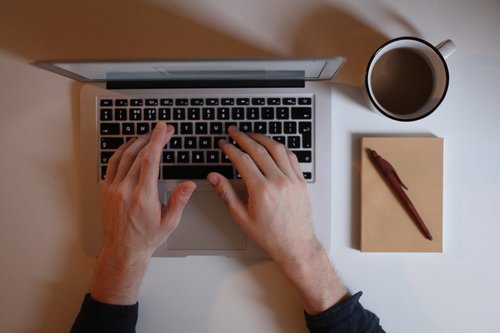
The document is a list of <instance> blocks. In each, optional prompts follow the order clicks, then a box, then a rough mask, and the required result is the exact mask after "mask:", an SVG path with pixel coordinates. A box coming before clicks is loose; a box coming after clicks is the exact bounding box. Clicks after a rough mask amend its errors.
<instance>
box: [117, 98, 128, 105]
mask: <svg viewBox="0 0 500 333" xmlns="http://www.w3.org/2000/svg"><path fill="white" fill-rule="evenodd" d="M115 105H116V106H128V100H126V99H117V100H115Z"/></svg>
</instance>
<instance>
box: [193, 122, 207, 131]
mask: <svg viewBox="0 0 500 333" xmlns="http://www.w3.org/2000/svg"><path fill="white" fill-rule="evenodd" d="M194 133H195V134H208V124H207V123H200V122H197V123H196V124H195V125H194Z"/></svg>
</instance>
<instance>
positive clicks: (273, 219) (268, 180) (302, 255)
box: [207, 126, 348, 314]
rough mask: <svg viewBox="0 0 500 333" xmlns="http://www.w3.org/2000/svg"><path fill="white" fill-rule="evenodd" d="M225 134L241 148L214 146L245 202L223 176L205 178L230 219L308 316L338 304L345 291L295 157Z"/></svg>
mask: <svg viewBox="0 0 500 333" xmlns="http://www.w3.org/2000/svg"><path fill="white" fill-rule="evenodd" d="M229 134H230V136H231V138H233V140H235V141H236V142H237V143H238V144H239V145H240V147H241V148H242V150H243V151H242V150H240V149H238V148H236V147H235V146H234V145H232V144H230V143H228V142H226V141H221V142H220V143H219V145H220V146H221V148H222V151H223V152H224V153H225V154H226V155H227V156H228V157H229V159H230V160H231V162H232V163H233V164H234V166H235V167H236V169H237V170H238V172H239V173H240V175H241V178H242V179H243V181H244V183H245V185H246V187H247V191H248V202H243V200H242V199H241V198H240V197H239V196H238V194H237V193H236V191H235V190H234V188H233V187H232V185H231V184H230V183H229V181H228V179H227V178H225V177H224V176H222V175H220V174H218V173H210V174H209V175H208V177H207V179H208V181H209V182H210V183H211V184H212V186H213V187H214V189H215V191H216V192H217V193H218V194H219V196H220V197H221V198H222V200H223V201H224V202H225V203H226V205H227V207H228V209H229V212H230V214H231V216H232V218H233V219H234V220H235V222H236V223H237V224H238V225H239V226H240V227H241V228H242V229H243V230H244V231H245V232H246V233H247V235H248V236H249V237H250V238H251V239H252V240H253V241H254V242H255V243H257V245H259V246H260V247H261V248H262V249H263V250H264V251H266V253H267V254H268V255H269V256H270V257H271V258H272V259H273V260H274V262H276V264H277V265H278V267H279V268H280V269H281V270H282V272H283V273H284V274H285V276H286V277H287V278H288V279H289V280H290V282H291V283H292V284H293V285H294V286H295V287H296V288H297V291H298V292H299V293H300V295H301V297H302V300H303V304H304V308H305V310H306V311H307V312H308V313H309V314H318V313H320V312H322V311H324V310H326V309H328V308H329V307H331V306H332V305H334V304H336V303H338V302H339V301H340V300H342V299H343V298H345V297H346V296H347V295H348V292H347V290H346V289H345V287H344V286H343V284H342V282H341V281H340V279H339V277H338V276H337V274H336V272H335V270H334V268H333V265H332V264H331V262H330V260H329V258H328V255H327V253H326V251H325V250H324V249H323V246H322V245H321V243H320V242H319V241H318V240H317V238H316V236H315V234H314V230H313V224H312V209H311V204H310V200H309V194H308V191H307V184H306V182H305V180H304V177H303V175H302V170H301V168H300V165H299V162H298V160H297V157H296V156H295V154H293V153H292V152H290V151H289V150H288V149H287V148H285V146H283V145H282V144H280V143H278V142H276V141H274V140H272V139H270V138H268V137H265V136H263V135H260V134H253V133H250V134H248V135H246V134H244V133H242V132H240V131H239V130H238V129H237V128H236V127H234V126H232V127H230V128H229Z"/></svg>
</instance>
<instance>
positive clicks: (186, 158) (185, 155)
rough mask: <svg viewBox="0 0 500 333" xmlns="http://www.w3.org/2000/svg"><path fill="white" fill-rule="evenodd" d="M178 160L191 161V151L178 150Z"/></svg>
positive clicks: (179, 161)
mask: <svg viewBox="0 0 500 333" xmlns="http://www.w3.org/2000/svg"><path fill="white" fill-rule="evenodd" d="M177 162H178V163H189V152H187V151H178V152H177Z"/></svg>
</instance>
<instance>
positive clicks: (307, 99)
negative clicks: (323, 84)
mask: <svg viewBox="0 0 500 333" xmlns="http://www.w3.org/2000/svg"><path fill="white" fill-rule="evenodd" d="M311 104H312V99H311V98H310V97H299V105H311Z"/></svg>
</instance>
